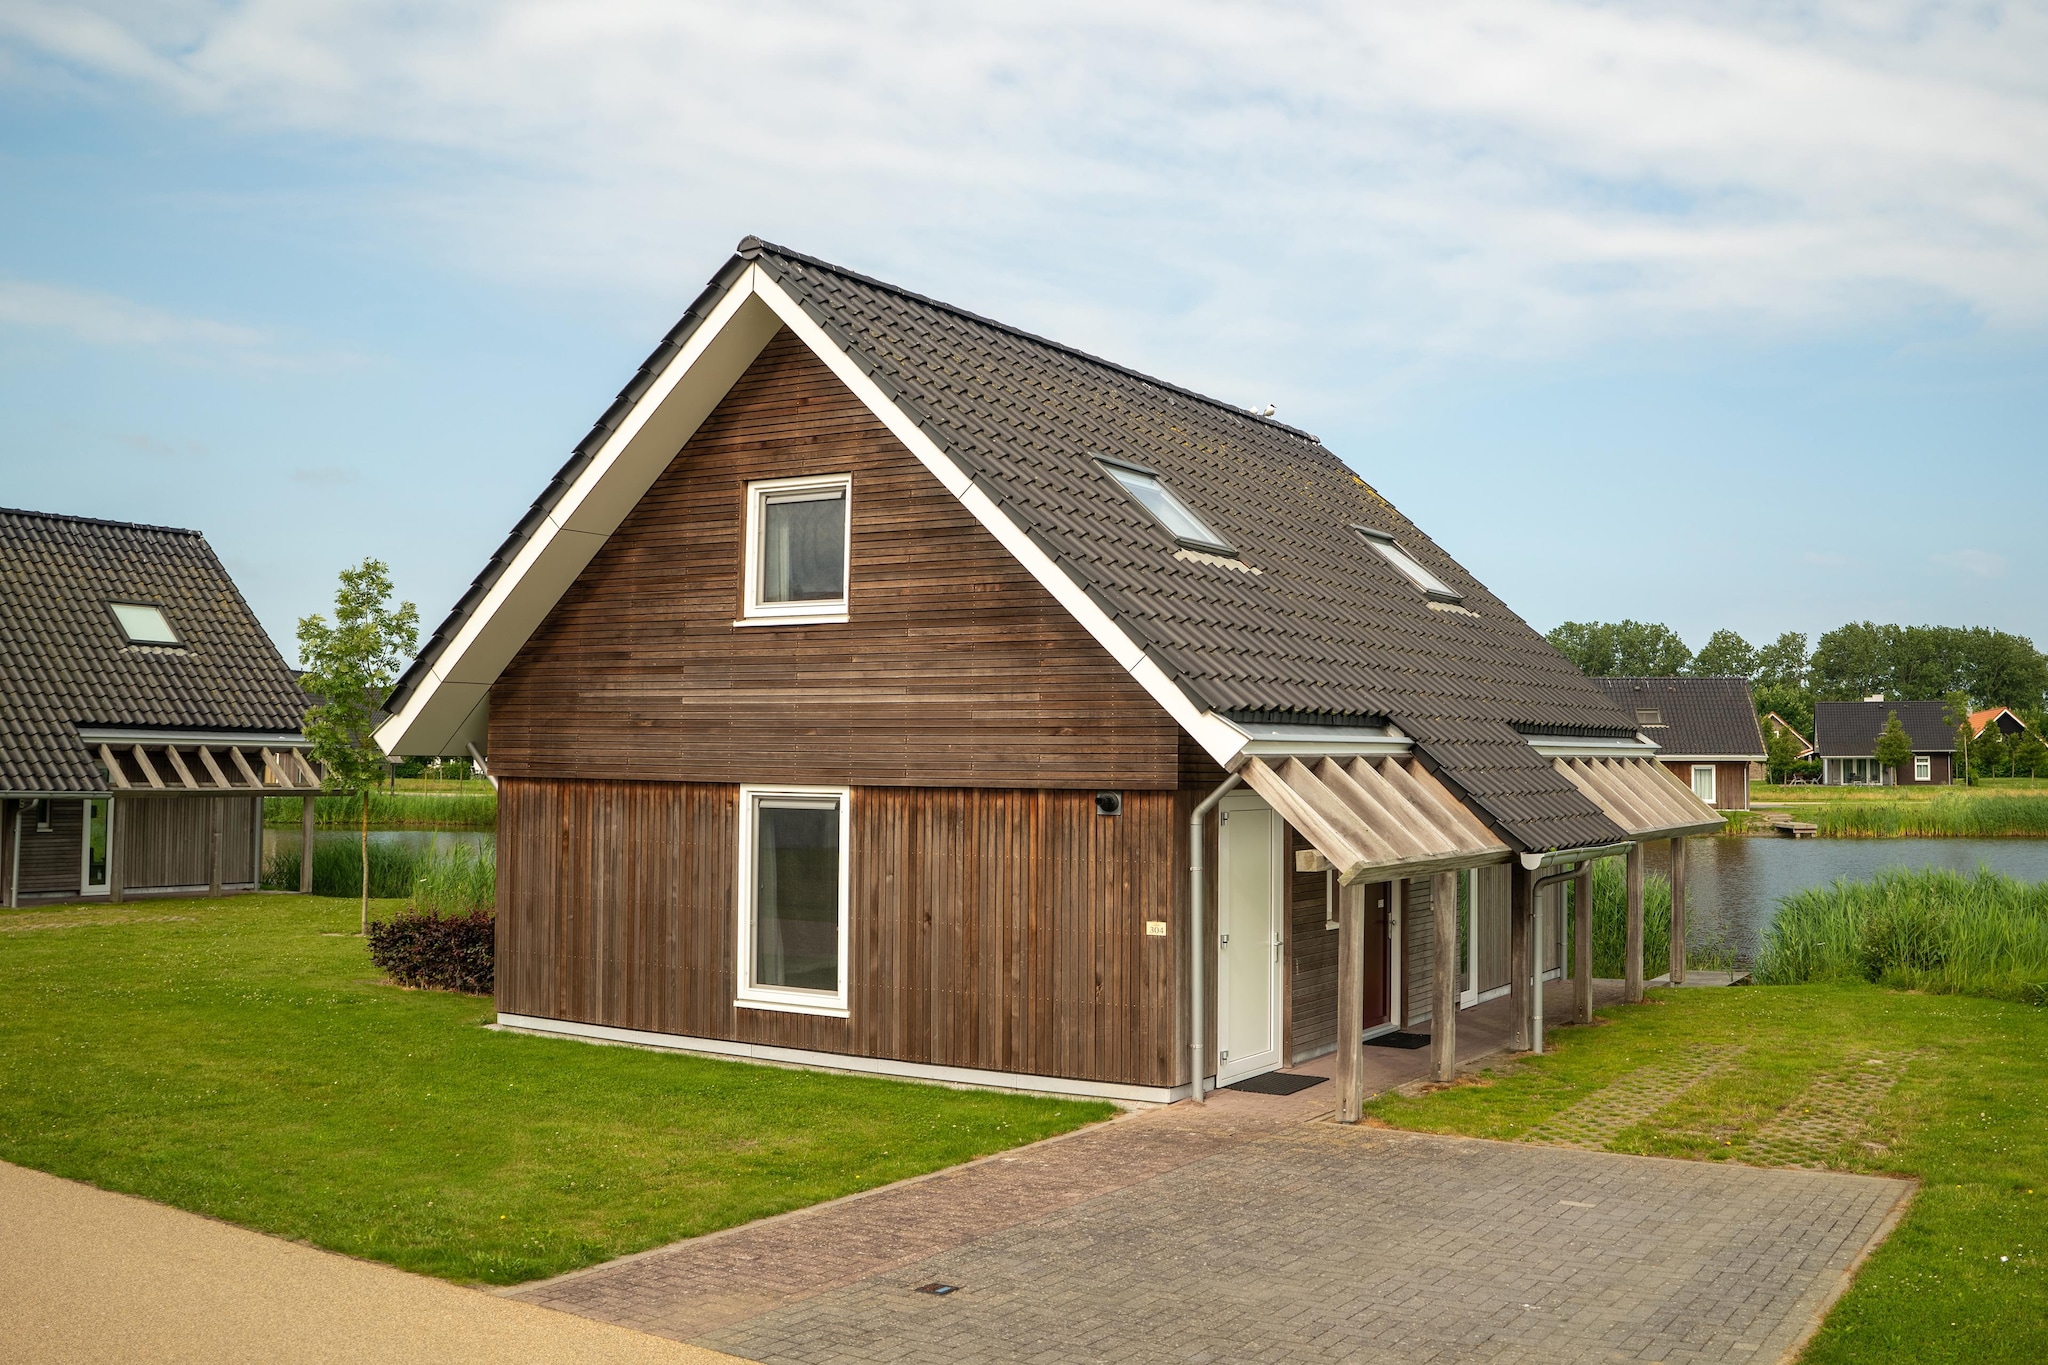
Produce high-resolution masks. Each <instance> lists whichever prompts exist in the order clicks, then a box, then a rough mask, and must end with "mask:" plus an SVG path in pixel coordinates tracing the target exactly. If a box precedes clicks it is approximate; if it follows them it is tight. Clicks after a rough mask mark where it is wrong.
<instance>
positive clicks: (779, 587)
mask: <svg viewBox="0 0 2048 1365" xmlns="http://www.w3.org/2000/svg"><path fill="white" fill-rule="evenodd" d="M852 497H853V480H852V479H851V478H849V477H848V476H846V475H843V474H840V475H834V476H832V477H829V478H812V479H772V480H768V481H765V482H762V483H754V484H749V485H747V562H746V579H747V593H746V609H745V615H746V617H747V620H748V622H749V623H759V622H783V623H788V622H795V621H844V620H845V619H846V579H847V570H848V563H849V554H850V549H851V541H850V537H849V536H848V533H847V532H848V517H847V512H848V510H849V509H848V504H849V503H850V502H851V501H852Z"/></svg>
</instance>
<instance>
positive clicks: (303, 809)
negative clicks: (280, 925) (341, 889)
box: [257, 796, 318, 896]
mask: <svg viewBox="0 0 2048 1365" xmlns="http://www.w3.org/2000/svg"><path fill="white" fill-rule="evenodd" d="M317 799H318V798H317V797H313V796H302V797H300V798H299V828H300V834H299V894H300V895H301V896H310V895H312V894H313V813H314V811H313V803H314V801H315V800H317ZM257 824H258V825H259V826H260V825H261V824H262V821H260V820H259V821H257Z"/></svg>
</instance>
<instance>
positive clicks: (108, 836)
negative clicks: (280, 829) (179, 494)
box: [0, 510, 319, 906]
mask: <svg viewBox="0 0 2048 1365" xmlns="http://www.w3.org/2000/svg"><path fill="white" fill-rule="evenodd" d="M0 676H4V677H5V678H6V684H5V687H4V688H0V899H4V901H5V903H6V904H7V905H9V906H17V905H27V904H35V903H39V902H47V901H60V900H80V899H86V900H119V899H121V898H122V897H123V896H124V895H130V894H134V895H172V894H180V893H183V894H190V893H195V892H208V891H246V890H253V889H255V887H256V886H257V885H258V883H259V882H260V881H261V878H262V866H261V864H262V838H263V798H264V797H265V796H267V795H297V796H302V797H303V796H306V795H307V794H309V793H314V792H317V791H318V789H319V781H318V779H317V778H316V777H315V775H314V773H313V771H312V769H311V768H310V767H308V766H307V764H306V761H305V759H304V758H303V757H302V755H301V750H302V749H303V748H304V746H305V741H304V740H303V739H302V738H301V736H300V734H299V724H300V718H301V716H302V714H303V713H304V710H305V696H304V694H303V693H301V692H300V691H299V688H298V686H297V685H296V684H295V683H294V682H293V680H292V675H291V671H290V670H289V669H287V668H286V667H285V663H284V660H283V659H282V658H280V657H279V656H278V652H277V647H276V646H275V645H273V644H271V642H270V637H269V636H268V635H266V634H264V632H263V627H262V626H261V625H259V624H258V623H257V621H256V616H255V613H254V612H252V611H250V610H249V605H248V603H246V602H244V601H243V600H242V595H241V593H240V592H238V591H237V590H236V588H235V585H234V581H233V580H232V579H230V578H229V577H228V574H227V570H225V569H223V568H222V567H221V563H220V561H219V560H218V559H216V558H215V557H214V554H213V550H212V549H211V548H210V547H209V546H208V545H207V543H206V539H205V537H203V536H201V535H200V534H199V533H198V532H196V531H177V530H171V529H169V528H166V527H161V526H133V525H129V524H127V523H124V522H113V521H92V520H87V519H86V518H83V517H62V516H53V515H50V514H47V513H42V512H20V511H10V510H0ZM305 804H306V805H308V806H310V805H311V802H310V801H307V802H306V803H305ZM302 885H303V883H302Z"/></svg>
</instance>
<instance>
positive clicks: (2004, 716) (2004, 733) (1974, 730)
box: [1970, 706, 2027, 739]
mask: <svg viewBox="0 0 2048 1365" xmlns="http://www.w3.org/2000/svg"><path fill="white" fill-rule="evenodd" d="M1987 725H1996V726H1997V727H1998V733H1999V736H2000V737H2001V738H2004V739H2011V738H2012V737H2013V736H2014V735H2017V734H2021V733H2023V732H2024V731H2025V730H2026V728H2027V723H2026V722H2025V721H2023V720H2021V719H2020V718H2019V717H2018V716H2016V715H2014V714H2013V711H2012V708H2011V707H2009V706H1992V707H1987V708H1986V709H1984V710H1982V711H1972V712H1971V713H1970V738H1971V739H1975V738H1977V737H1978V736H1979V735H1981V734H1983V733H1984V727H1985V726H1987Z"/></svg>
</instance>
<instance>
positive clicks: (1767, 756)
mask: <svg viewBox="0 0 2048 1365" xmlns="http://www.w3.org/2000/svg"><path fill="white" fill-rule="evenodd" d="M1764 729H1766V730H1767V731H1769V733H1768V734H1767V735H1765V736H1764V767H1765V769H1766V770H1767V771H1768V772H1769V774H1770V778H1771V781H1773V782H1783V781H1784V780H1785V778H1786V776H1787V775H1788V774H1790V773H1791V771H1792V765H1793V764H1795V763H1797V762H1798V761H1799V751H1800V750H1802V749H1804V748H1805V747H1806V746H1805V745H1804V744H1802V743H1800V741H1799V736H1798V735H1795V734H1793V733H1792V731H1791V730H1790V729H1789V728H1787V727H1786V726H1783V725H1773V724H1768V723H1767V724H1766V725H1765V726H1764Z"/></svg>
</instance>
